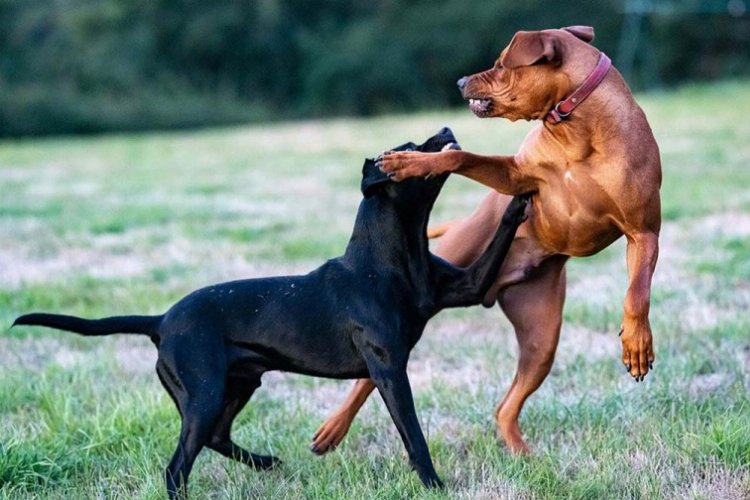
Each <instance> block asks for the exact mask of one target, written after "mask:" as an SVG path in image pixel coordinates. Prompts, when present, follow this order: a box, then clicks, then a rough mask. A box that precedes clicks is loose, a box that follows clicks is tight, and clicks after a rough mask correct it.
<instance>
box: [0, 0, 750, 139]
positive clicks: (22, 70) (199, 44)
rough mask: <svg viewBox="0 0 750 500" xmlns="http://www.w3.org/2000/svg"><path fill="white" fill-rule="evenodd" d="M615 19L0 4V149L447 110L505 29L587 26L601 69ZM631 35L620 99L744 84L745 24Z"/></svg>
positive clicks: (510, 5)
mask: <svg viewBox="0 0 750 500" xmlns="http://www.w3.org/2000/svg"><path fill="white" fill-rule="evenodd" d="M622 12H623V2H621V1H618V0H606V1H601V2H594V1H589V0H579V1H576V2H567V3H564V4H560V2H558V1H555V0H537V1H535V2H517V1H511V0H496V1H493V2H480V1H478V0H440V1H434V0H431V1H427V0H419V1H406V0H378V1H355V2H351V1H343V0H336V1H330V0H264V1H235V0H216V1H212V2H184V1H175V0H70V1H66V2H63V3H60V2H57V1H55V0H3V1H1V2H0V136H24V135H41V134H60V133H66V134H70V133H91V132H99V131H106V130H142V129H160V128H186V127H198V126H209V125H213V124H219V123H238V122H248V121H259V120H268V119H287V118H297V117H303V116H308V117H309V116H329V115H349V116H351V115H363V114H364V115H368V114H373V113H381V112H387V111H394V110H413V109H417V108H434V107H438V106H445V105H450V104H456V103H458V101H459V96H458V93H457V92H456V90H455V81H456V80H457V79H458V78H459V77H460V76H462V75H464V74H468V73H473V72H476V71H478V70H481V69H485V68H487V67H489V66H490V65H491V64H492V62H493V61H494V59H495V58H496V57H497V55H498V53H499V50H500V49H501V48H502V47H503V46H504V45H505V44H507V43H508V41H509V40H510V39H511V37H512V35H513V33H514V32H516V31H517V30H520V29H541V28H553V27H559V26H566V25H571V24H590V25H593V26H595V28H596V30H597V39H596V44H597V46H598V47H600V48H602V49H603V50H605V51H606V52H608V53H609V54H611V55H613V56H616V55H617V52H618V44H619V42H620V40H619V37H620V36H621V35H620V33H621V26H622V23H623V14H622ZM645 24H646V26H645V28H644V30H645V32H647V33H649V34H650V36H649V40H650V45H649V46H648V47H645V46H642V47H641V51H642V52H643V53H645V54H647V55H648V58H645V56H643V57H639V58H637V59H636V64H637V65H640V66H644V67H645V69H646V70H647V71H646V73H648V75H649V78H645V79H644V78H641V77H637V78H635V80H634V82H633V83H634V84H635V85H636V86H638V85H639V83H640V81H641V80H643V81H646V82H666V83H674V82H678V81H682V80H684V79H689V78H715V77H720V76H732V75H738V74H746V73H747V69H746V68H747V67H748V63H749V62H750V61H749V60H748V59H749V58H750V56H748V52H747V51H746V50H743V44H746V40H747V38H748V34H749V33H750V20H748V17H747V16H744V17H741V18H739V19H737V18H732V17H731V16H729V15H728V14H718V13H717V14H712V15H710V16H698V15H695V14H690V13H682V14H670V15H653V16H651V17H649V18H648V19H647V22H645ZM642 59H643V60H642ZM615 62H616V63H617V62H618V61H617V60H615ZM642 73H643V71H642Z"/></svg>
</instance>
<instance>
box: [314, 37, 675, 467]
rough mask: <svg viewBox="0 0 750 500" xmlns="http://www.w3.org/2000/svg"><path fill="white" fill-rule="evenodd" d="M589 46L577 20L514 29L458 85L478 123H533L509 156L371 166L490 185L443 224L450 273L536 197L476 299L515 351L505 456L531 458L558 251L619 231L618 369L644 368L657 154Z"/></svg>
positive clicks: (558, 311)
mask: <svg viewBox="0 0 750 500" xmlns="http://www.w3.org/2000/svg"><path fill="white" fill-rule="evenodd" d="M593 38H594V30H593V28H590V27H585V26H574V27H569V28H563V29H556V30H544V31H533V32H524V31H521V32H518V33H516V35H515V36H514V37H513V40H511V42H510V45H508V47H506V48H505V50H503V51H502V53H501V54H500V58H499V59H498V60H497V61H496V63H495V65H494V67H492V68H491V69H489V70H487V71H485V72H483V73H478V74H475V75H472V76H470V77H466V78H462V79H461V80H459V82H458V85H459V88H460V89H461V92H462V94H463V97H464V98H465V99H469V100H470V101H469V102H470V107H471V109H472V111H473V112H474V113H475V114H476V115H477V116H479V117H482V118H485V117H503V118H508V119H509V120H513V121H514V120H518V119H525V120H539V119H543V122H542V123H541V125H539V126H538V127H536V128H535V129H533V130H532V131H531V132H530V133H529V134H528V136H527V137H526V139H525V140H524V142H523V144H522V145H521V148H520V150H519V151H518V153H517V154H516V155H514V156H479V155H476V154H472V153H468V152H465V151H445V152H441V153H419V152H412V153H407V152H393V153H386V154H385V155H383V156H382V157H381V158H380V166H381V170H382V171H384V172H388V173H390V174H391V175H392V176H393V178H394V179H395V180H402V179H406V178H408V177H415V176H425V175H430V174H439V173H442V172H458V173H460V174H462V175H465V176H467V177H469V178H471V179H474V180H476V181H478V182H481V183H482V184H485V185H487V186H489V187H491V188H492V189H493V190H495V191H492V192H491V193H490V194H489V195H488V196H487V197H486V198H485V200H484V201H483V202H482V204H481V205H480V207H479V208H478V209H477V211H476V212H475V213H474V214H473V215H472V216H470V217H469V218H468V219H466V220H463V221H461V222H459V223H457V224H454V225H452V226H449V227H448V229H447V230H445V234H444V235H443V237H442V239H441V241H440V246H439V248H438V249H437V252H436V253H438V254H439V255H441V256H442V257H443V258H445V259H447V260H448V261H450V262H452V263H455V264H458V265H465V264H466V263H469V262H471V261H473V260H474V259H475V258H476V257H477V256H478V255H480V253H481V252H482V250H483V249H484V248H485V247H486V245H487V244H488V242H489V240H490V238H491V236H492V234H493V228H494V227H496V226H497V223H498V221H499V218H500V217H501V215H502V213H503V210H504V209H505V207H506V206H507V204H508V202H509V201H510V199H511V196H510V195H516V194H521V193H528V192H532V193H533V198H532V205H531V210H530V214H529V217H528V220H527V222H526V223H524V224H523V225H522V226H521V227H520V228H519V230H518V233H517V235H516V239H515V240H514V242H513V245H512V246H511V250H510V253H509V254H508V257H507V258H506V261H505V263H504V264H503V266H502V268H501V270H500V273H499V275H498V277H497V280H496V282H495V284H494V286H493V288H492V289H491V291H490V292H489V294H488V295H487V297H486V298H485V302H487V301H488V300H489V301H490V303H491V302H492V301H494V300H497V301H498V302H499V303H500V307H501V308H502V309H503V311H504V312H505V314H506V315H507V316H508V319H509V320H510V321H511V323H512V324H513V326H514V328H515V331H516V337H517V339H518V344H519V348H520V354H519V360H518V367H517V371H516V375H515V377H514V379H513V383H512V385H511V387H510V390H509V391H508V393H507V394H506V395H505V398H503V400H502V401H501V402H500V404H499V405H498V407H497V410H496V412H495V417H496V421H497V425H498V428H499V430H500V433H501V435H502V437H503V439H504V440H505V442H506V444H507V445H508V447H509V448H510V450H511V451H512V452H514V453H519V452H528V447H527V446H526V444H525V443H524V441H523V438H522V437H521V431H520V429H519V426H518V416H519V414H520V412H521V408H522V406H523V404H524V401H525V400H526V398H527V397H529V395H530V394H531V393H533V392H534V391H535V390H536V389H537V388H538V387H539V386H540V384H541V383H542V381H544V379H545V377H546V376H547V374H548V373H549V370H550V368H551V366H552V362H553V360H554V357H555V350H556V348H557V342H558V338H559V334H560V325H561V322H562V307H563V302H564V300H565V268H564V266H565V262H566V261H567V259H568V257H569V256H577V257H580V256H588V255H592V254H595V253H597V252H599V251H600V250H602V249H604V248H606V247H607V246H608V245H610V244H611V243H612V242H613V241H615V240H616V239H618V238H619V237H620V236H621V235H623V234H624V235H625V237H626V238H627V266H628V275H629V279H630V286H629V287H628V290H627V293H626V296H625V304H624V316H623V320H622V330H621V338H622V361H623V363H624V364H625V366H626V367H627V370H628V371H629V372H630V374H631V375H632V376H633V377H634V378H635V379H636V380H637V381H640V380H643V377H645V376H646V374H647V373H648V371H649V368H651V363H652V362H653V360H654V352H653V347H652V340H651V327H650V325H649V319H648V312H649V302H650V288H651V276H652V274H653V272H654V267H655V265H656V259H657V255H658V237H659V229H660V226H661V209H660V200H659V187H660V185H661V165H660V161H659V149H658V147H657V145H656V141H655V140H654V137H653V135H652V133H651V128H650V127H649V125H648V122H647V121H646V117H645V116H644V114H643V111H642V110H641V108H640V107H639V106H638V104H636V102H635V101H634V100H633V96H632V95H631V92H630V89H629V88H628V86H627V84H626V83H625V81H624V80H623V79H622V77H621V75H620V74H619V73H618V72H617V70H615V69H614V68H611V67H609V66H608V62H609V59H607V58H606V56H603V54H601V53H600V52H599V51H598V50H597V49H596V48H594V47H593V46H591V45H589V42H591V41H592V40H593ZM572 108H575V109H574V110H572V111H571V109H572ZM373 387H374V386H373V385H372V383H371V382H370V381H367V380H360V381H358V382H357V385H356V386H355V389H354V391H353V392H352V393H351V394H350V396H349V398H348V399H347V401H346V402H345V403H344V404H343V405H342V406H341V408H339V410H338V411H337V412H336V413H335V414H334V415H332V416H331V417H330V418H329V419H328V420H327V421H326V422H325V423H324V424H323V425H322V426H321V427H320V428H319V429H318V431H317V432H316V435H315V437H314V438H313V440H314V442H313V451H316V452H318V453H323V452H325V451H328V450H329V449H330V448H332V447H334V446H336V445H337V444H338V443H339V442H340V441H341V439H343V437H344V435H345V434H346V432H347V430H348V428H349V424H350V423H351V420H352V419H353V418H354V416H355V415H356V412H357V411H358V409H359V407H360V406H361V405H362V403H363V402H364V401H365V399H366V398H367V396H368V394H369V393H370V392H371V391H372V389H373Z"/></svg>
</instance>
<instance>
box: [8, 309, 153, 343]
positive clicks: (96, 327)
mask: <svg viewBox="0 0 750 500" xmlns="http://www.w3.org/2000/svg"><path fill="white" fill-rule="evenodd" d="M161 320H162V316H112V317H109V318H101V319H83V318H79V317H77V316H66V315H64V314H46V313H32V314H24V315H23V316H21V317H19V318H18V319H16V321H14V322H13V326H16V325H33V326H47V327H49V328H57V329H58V330H66V331H69V332H75V333H80V334H81V335H90V336H97V335H111V334H113V333H138V334H143V335H150V336H151V337H152V338H153V337H158V335H157V330H158V328H159V324H160V323H161Z"/></svg>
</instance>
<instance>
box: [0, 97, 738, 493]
mask: <svg viewBox="0 0 750 500" xmlns="http://www.w3.org/2000/svg"><path fill="white" fill-rule="evenodd" d="M639 100H640V102H641V103H642V105H643V107H644V108H645V110H646V113H647V115H648V116H649V119H650V121H651V123H652V126H653V128H654V131H655V134H656V136H657V139H658V141H659V144H660V146H661V151H662V163H663V166H664V185H663V189H662V193H663V211H664V217H665V225H664V228H663V232H662V238H661V256H660V259H659V265H658V267H657V272H656V275H655V282H654V288H653V304H652V309H651V322H652V326H653V330H654V340H655V348H656V354H657V361H656V363H655V367H654V368H655V369H654V372H653V373H650V374H649V375H648V377H647V378H646V381H645V382H644V383H642V384H636V383H634V382H633V380H632V379H631V377H630V376H629V375H628V374H627V373H626V372H625V370H624V369H623V367H622V364H621V362H620V342H619V339H618V337H617V331H618V329H619V322H620V315H621V307H622V306H621V304H622V299H623V296H624V293H625V289H626V271H625V258H624V245H623V243H622V242H621V241H620V242H617V243H616V244H615V245H613V246H612V247H611V248H609V249H607V250H606V251H605V252H603V253H601V254H599V255H597V256H595V257H592V258H588V259H578V260H574V261H573V262H571V264H570V266H569V271H568V276H569V286H568V299H567V303H566V307H565V324H564V327H563V333H562V339H561V342H560V347H559V350H558V356H557V361H556V364H555V366H554V368H553V371H552V373H551V375H550V376H549V378H548V379H547V381H546V383H545V384H544V385H543V387H542V388H541V389H540V390H539V391H538V392H537V393H536V394H535V395H534V396H533V397H532V398H531V399H530V400H529V402H528V404H527V406H526V410H525V412H524V414H523V415H522V420H521V424H522V427H523V430H524V432H525V435H526V436H527V439H528V442H529V443H530V445H532V447H533V448H534V450H535V455H534V456H532V457H529V458H515V457H511V456H510V455H509V454H508V453H507V451H506V450H505V449H504V447H503V446H502V445H501V444H500V443H499V441H498V440H497V438H496V436H495V429H494V422H493V418H492V414H493V410H494V406H495V404H496V403H497V401H499V400H500V399H501V397H502V396H503V394H504V392H505V390H506V389H507V388H508V387H509V385H510V381H511V378H512V376H513V373H514V369H515V356H516V345H515V339H514V335H513V332H512V330H511V328H510V326H509V324H508V322H507V320H505V319H504V318H503V317H502V315H501V313H500V311H499V309H497V308H494V309H490V310H485V309H481V308H473V309H466V310H460V311H448V312H445V313H443V314H441V315H440V316H439V317H438V318H436V319H435V320H434V321H433V322H431V323H430V325H428V328H427V330H426V332H425V336H424V338H423V340H422V342H421V343H420V344H419V345H418V346H417V348H416V349H415V351H414V353H413V356H412V361H411V363H410V367H409V373H410V377H411V379H412V383H413V386H414V392H415V398H416V403H417V411H418V413H419V416H420V419H421V422H422V425H423V429H424V430H425V433H426V434H427V436H428V440H429V444H430V449H431V451H432V454H433V459H434V461H435V464H436V467H437V470H438V473H439V474H440V475H441V476H442V478H443V479H444V480H446V482H447V489H446V490H445V491H444V492H425V490H423V489H422V487H421V484H420V483H419V481H418V479H417V476H416V475H415V474H413V473H411V472H410V470H409V468H408V466H407V463H406V459H405V453H404V450H403V446H402V444H401V442H400V440H399V438H398V434H397V433H396V431H395V428H394V426H393V424H392V423H391V421H390V418H389V417H388V415H387V413H386V411H385V408H384V405H383V404H382V401H381V400H380V398H379V397H374V398H372V400H371V401H369V402H368V403H367V404H366V405H365V407H364V408H363V411H362V413H361V414H360V417H359V418H358V419H357V421H356V422H355V424H354V426H353V427H352V431H351V433H350V435H349V436H348V437H347V439H346V441H345V442H344V443H343V445H342V446H341V447H340V448H339V449H338V450H337V451H336V452H334V453H332V454H330V455H328V456H326V457H324V458H318V457H315V456H313V455H312V454H311V453H310V452H309V451H308V444H309V440H310V437H311V435H312V433H313V431H314V430H315V429H316V427H317V426H318V424H319V423H320V421H321V420H322V419H323V418H324V417H325V416H326V415H327V414H328V413H329V412H330V411H331V410H332V409H333V408H334V407H335V406H336V405H337V404H338V403H339V402H340V401H341V400H342V399H343V397H344V395H345V393H346V392H347V391H348V390H349V388H350V387H351V383H350V382H337V381H328V380H322V379H313V378H308V377H302V376H295V375H289V374H278V373H272V374H267V375H266V377H265V378H264V385H263V387H262V388H261V389H260V390H259V391H258V393H257V394H256V396H255V398H254V399H253V400H252V401H251V403H250V404H249V405H248V407H247V408H246V409H245V410H244V412H243V413H242V414H241V415H240V416H239V418H238V419H237V421H236V423H235V427H234V435H235V437H236V439H237V441H238V442H239V443H240V444H243V445H246V447H247V448H249V449H251V450H253V451H256V452H259V453H264V454H265V453H273V454H275V455H277V456H279V457H281V458H282V459H283V460H284V464H283V466H282V467H280V468H279V469H277V470H274V471H271V472H265V473H261V472H255V471H252V470H250V469H248V468H246V467H244V466H242V465H239V464H236V463H234V462H230V461H228V460H227V459H225V458H223V457H220V456H218V455H217V454H215V453H213V452H211V451H204V452H203V453H202V454H201V456H200V457H199V459H198V462H197V464H196V467H195V469H194V473H193V475H192V477H191V485H190V486H191V495H192V497H193V498H217V499H219V498H220V499H224V498H289V499H293V498H294V499H296V498H311V499H313V498H315V499H317V498H377V499H390V498H407V497H416V498H462V499H476V498H485V499H494V498H513V499H515V498H541V499H544V498H592V499H598V498H618V499H619V498H644V499H653V498H705V499H717V498H718V499H741V498H749V497H750V465H749V464H750V315H749V314H748V309H749V306H750V121H748V119H747V117H748V116H750V82H735V83H723V84H715V85H710V86H689V87H685V88H682V89H680V90H678V91H674V92H669V93H654V94H648V95H643V96H640V98H639ZM443 125H449V126H450V127H452V128H453V130H454V132H455V134H456V136H457V137H458V139H459V141H461V143H462V145H463V146H464V148H465V149H468V150H471V151H476V152H480V153H481V152H483V153H495V154H497V153H503V152H506V153H511V152H513V151H515V150H516V149H517V147H518V145H519V144H520V141H521V139H522V137H523V135H524V134H525V132H526V131H527V130H528V128H529V125H528V124H523V123H516V124H510V123H506V122H503V121H501V120H493V121H482V120H478V119H476V118H473V117H472V116H471V114H470V113H469V112H468V111H467V110H464V109H461V110H453V111H447V112H440V113H437V112H435V113H426V114H419V115H409V116H391V117H384V118H376V119H371V120H334V121H321V122H303V123H290V124H275V125H268V126H253V127H243V128H229V129H215V130H208V131H200V132H190V133H183V132H181V133H160V134H143V135H115V136H104V137H96V138H81V139H79V138H66V139H48V140H33V141H11V142H0V193H1V197H0V332H1V333H0V498H8V499H10V498H13V499H16V498H76V499H77V498H128V499H129V498H161V497H162V496H163V495H164V490H163V482H162V477H163V472H162V471H163V469H164V466H165V465H166V463H167V461H168V459H169V457H170V455H171V453H172V451H173V448H174V445H175V442H176V438H177V434H178V430H179V422H178V416H177V412H176V410H175V408H174V407H173V405H172V403H171V401H170V400H169V398H168V396H167V395H166V393H165V392H164V391H163V389H162V388H161V386H160V384H159V382H158V380H157V378H156V376H155V375H154V370H153V364H154V361H155V351H154V349H153V347H152V346H151V343H150V342H149V341H148V340H147V339H145V338H140V337H138V338H135V337H124V336H123V337H116V336H115V337H107V338H98V339H85V338H81V337H78V336H75V335H73V334H68V333H63V332H57V331H54V330H47V329H40V328H37V329H31V328H14V329H12V330H9V329H8V327H9V325H10V324H11V323H12V321H13V319H14V318H15V316H16V315H18V314H21V313H24V312H31V311H35V310H46V311H56V312H65V313H70V314H77V315H82V316H88V317H95V316H100V315H112V314H130V313H152V314H157V313H161V312H163V311H164V310H165V309H166V308H167V307H168V306H169V305H171V304H172V303H173V302H174V301H176V300H177V299H178V298H180V297H181V296H182V295H183V294H185V293H186V292H188V291H190V290H192V289H194V288H197V287H200V286H203V285H206V284H209V283H213V282H217V281H222V280H228V279H234V278H239V277H259V276H267V275H272V274H279V273H298V272H305V271H307V270H309V269H312V268H313V267H316V266H317V265H319V264H320V263H322V262H323V260H324V259H326V258H328V257H333V256H336V255H339V254H340V253H342V251H343V249H344V246H345V244H346V241H347V238H348V236H349V231H350V229H351V225H352V222H353V218H354V214H355V210H356V207H357V204H358V201H359V197H360V195H359V190H358V186H359V180H360V179H359V175H360V167H361V164H362V158H364V157H366V156H372V155H374V154H377V153H378V152H379V151H381V150H383V149H386V148H387V147H389V146H394V145H396V144H399V143H402V142H404V141H406V140H409V139H414V140H421V139H423V138H425V137H427V136H428V135H431V134H432V133H434V132H435V131H436V130H438V128H440V127H441V126H443ZM483 193H484V189H483V188H482V187H481V186H479V185H476V184H473V183H471V182H469V181H467V180H466V179H462V178H460V177H458V176H454V177H453V178H451V179H450V180H449V182H448V185H447V186H446V189H445V191H444V193H443V195H442V196H441V198H440V200H439V201H438V206H437V207H436V210H435V212H434V214H433V220H445V219H448V218H454V217H458V216H461V215H464V214H468V213H469V212H470V211H471V210H472V209H473V208H474V207H475V206H476V204H477V203H478V201H479V200H480V199H481V197H482V196H483Z"/></svg>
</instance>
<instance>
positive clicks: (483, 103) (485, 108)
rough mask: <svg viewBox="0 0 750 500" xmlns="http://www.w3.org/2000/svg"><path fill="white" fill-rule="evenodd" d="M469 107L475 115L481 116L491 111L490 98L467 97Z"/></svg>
mask: <svg viewBox="0 0 750 500" xmlns="http://www.w3.org/2000/svg"><path fill="white" fill-rule="evenodd" d="M469 108H470V109H471V111H472V112H473V113H474V114H475V115H477V116H483V115H486V114H488V113H489V112H490V111H492V100H490V99H475V98H471V99H469Z"/></svg>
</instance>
